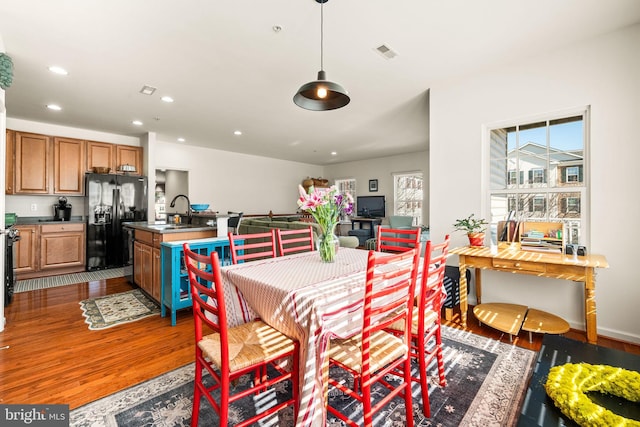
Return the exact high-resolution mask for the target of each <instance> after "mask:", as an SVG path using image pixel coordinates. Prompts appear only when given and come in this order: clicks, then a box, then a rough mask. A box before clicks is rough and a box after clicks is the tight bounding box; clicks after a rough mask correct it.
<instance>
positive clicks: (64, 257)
mask: <svg viewBox="0 0 640 427" xmlns="http://www.w3.org/2000/svg"><path fill="white" fill-rule="evenodd" d="M16 228H17V229H18V230H19V231H20V240H19V241H18V242H16V244H15V246H14V251H15V253H16V260H15V263H16V265H15V267H16V274H17V276H18V280H20V279H30V278H34V277H43V276H51V275H55V274H67V273H77V272H80V271H84V270H85V225H84V223H73V222H65V223H56V224H46V225H18V226H16Z"/></svg>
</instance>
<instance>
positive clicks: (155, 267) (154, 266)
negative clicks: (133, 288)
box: [151, 248, 162, 301]
mask: <svg viewBox="0 0 640 427" xmlns="http://www.w3.org/2000/svg"><path fill="white" fill-rule="evenodd" d="M151 256H152V258H153V260H152V263H151V296H152V297H153V298H155V300H156V301H160V291H161V286H162V276H161V274H162V272H161V266H162V261H161V260H160V248H153V249H152V250H151Z"/></svg>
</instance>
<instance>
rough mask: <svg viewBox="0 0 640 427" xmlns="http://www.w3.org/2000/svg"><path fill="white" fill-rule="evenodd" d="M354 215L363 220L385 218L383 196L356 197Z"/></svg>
mask: <svg viewBox="0 0 640 427" xmlns="http://www.w3.org/2000/svg"><path fill="white" fill-rule="evenodd" d="M356 208H357V211H356V213H357V214H358V216H361V217H365V218H382V217H384V216H385V212H386V210H385V204H384V196H358V197H357V198H356Z"/></svg>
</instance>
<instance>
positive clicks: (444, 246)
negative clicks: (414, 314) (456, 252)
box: [418, 235, 451, 321]
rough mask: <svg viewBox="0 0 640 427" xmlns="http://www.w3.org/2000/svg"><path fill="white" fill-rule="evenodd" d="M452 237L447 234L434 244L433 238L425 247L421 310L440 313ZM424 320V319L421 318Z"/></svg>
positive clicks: (421, 282)
mask: <svg viewBox="0 0 640 427" xmlns="http://www.w3.org/2000/svg"><path fill="white" fill-rule="evenodd" d="M450 242H451V237H450V236H449V235H446V236H445V238H444V241H443V242H442V243H438V244H434V243H433V242H432V241H431V240H429V241H428V242H427V245H426V247H425V254H424V261H423V267H422V277H421V280H420V284H419V286H420V291H419V293H420V295H419V296H418V298H419V299H418V307H419V312H420V313H423V312H424V310H425V308H428V309H430V310H431V311H433V312H434V313H440V310H441V309H442V303H443V301H444V298H445V295H444V284H443V283H444V272H445V267H446V265H445V264H446V261H447V257H448V256H449V243H450ZM420 320H422V321H424V318H423V319H420Z"/></svg>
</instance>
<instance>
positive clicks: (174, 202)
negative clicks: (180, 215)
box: [169, 194, 192, 224]
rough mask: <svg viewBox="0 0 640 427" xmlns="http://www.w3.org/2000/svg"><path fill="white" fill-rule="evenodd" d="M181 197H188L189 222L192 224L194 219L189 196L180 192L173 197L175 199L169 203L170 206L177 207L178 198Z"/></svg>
mask: <svg viewBox="0 0 640 427" xmlns="http://www.w3.org/2000/svg"><path fill="white" fill-rule="evenodd" d="M180 197H184V198H185V199H187V224H191V220H192V212H191V202H190V201H189V197H188V196H185V195H184V194H178V195H177V196H176V197H174V198H173V200H171V204H169V207H170V208H175V207H176V200H177V199H178V198H180Z"/></svg>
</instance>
